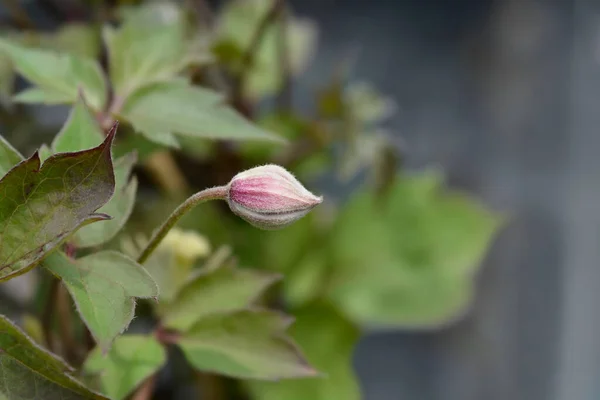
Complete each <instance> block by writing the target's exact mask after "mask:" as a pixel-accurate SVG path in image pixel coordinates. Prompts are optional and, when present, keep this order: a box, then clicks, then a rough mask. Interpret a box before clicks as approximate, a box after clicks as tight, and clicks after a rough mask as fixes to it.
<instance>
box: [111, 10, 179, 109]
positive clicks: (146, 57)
mask: <svg viewBox="0 0 600 400" xmlns="http://www.w3.org/2000/svg"><path fill="white" fill-rule="evenodd" d="M104 39H105V41H106V44H107V46H108V53H109V61H110V78H111V82H112V83H113V85H114V88H115V93H116V95H117V96H118V97H120V98H122V99H125V98H127V97H128V96H129V95H130V94H131V93H133V92H134V91H135V90H136V89H138V88H141V87H143V86H146V85H148V84H151V83H155V82H164V81H169V80H171V79H173V78H175V76H177V74H178V73H179V71H181V69H182V68H183V67H184V66H185V64H184V63H183V60H184V59H185V50H186V45H185V40H184V32H183V27H182V26H181V25H180V24H168V25H152V24H138V23H135V21H133V22H132V21H128V22H125V23H124V24H123V26H122V27H121V28H119V29H118V30H114V29H112V28H109V27H106V28H105V30H104Z"/></svg>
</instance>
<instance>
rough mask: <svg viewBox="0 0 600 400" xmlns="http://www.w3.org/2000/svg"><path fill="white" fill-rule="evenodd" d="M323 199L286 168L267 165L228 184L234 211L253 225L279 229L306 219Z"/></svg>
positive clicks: (228, 196) (245, 172)
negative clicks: (307, 188) (305, 216)
mask: <svg viewBox="0 0 600 400" xmlns="http://www.w3.org/2000/svg"><path fill="white" fill-rule="evenodd" d="M322 201H323V199H322V197H318V196H315V195H314V194H312V193H311V192H309V191H308V190H306V188H305V187H304V186H302V184H301V183H300V182H298V180H297V179H296V178H295V177H294V176H293V175H292V174H291V173H289V172H288V171H286V170H285V169H284V168H282V167H280V166H278V165H264V166H260V167H255V168H252V169H249V170H247V171H244V172H240V173H239V174H237V175H236V176H234V177H233V179H232V180H231V182H229V185H228V195H227V202H228V203H229V207H230V208H231V210H232V211H233V212H234V213H235V214H237V215H238V216H240V217H241V218H243V219H245V220H246V221H248V222H249V223H251V224H252V225H254V226H256V227H258V228H262V229H278V228H282V227H284V226H287V225H289V224H291V223H292V222H294V221H296V220H298V219H300V218H302V217H303V216H304V215H306V214H307V213H308V212H309V211H310V210H311V209H313V208H314V207H315V206H316V205H318V204H320V203H321V202H322Z"/></svg>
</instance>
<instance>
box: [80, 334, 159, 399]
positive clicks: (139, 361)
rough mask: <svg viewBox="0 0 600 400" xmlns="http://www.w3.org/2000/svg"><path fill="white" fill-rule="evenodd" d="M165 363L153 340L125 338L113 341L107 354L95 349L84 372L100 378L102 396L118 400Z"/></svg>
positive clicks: (134, 336)
mask: <svg viewBox="0 0 600 400" xmlns="http://www.w3.org/2000/svg"><path fill="white" fill-rule="evenodd" d="M166 362H167V353H166V351H165V348H164V347H163V346H162V345H161V344H160V343H159V342H157V341H156V339H154V338H153V337H152V336H142V335H124V336H120V337H118V338H117V339H115V342H114V344H113V346H112V348H111V349H110V351H109V352H108V354H103V352H102V349H100V348H96V349H94V350H93V351H92V353H91V354H90V356H89V357H88V359H87V361H86V362H85V365H84V368H85V370H86V372H88V373H92V374H98V375H99V376H100V381H101V384H102V387H103V392H104V393H106V394H107V395H108V396H110V397H111V398H112V399H115V400H121V399H124V398H126V397H127V395H128V394H129V393H131V392H132V391H133V390H134V389H135V388H136V387H137V386H139V385H140V384H141V383H142V382H143V381H144V380H145V379H147V378H148V377H150V376H151V375H152V374H154V373H155V372H157V371H158V370H159V369H160V368H161V367H162V366H163V365H164V364H165V363H166Z"/></svg>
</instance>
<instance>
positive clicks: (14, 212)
mask: <svg viewBox="0 0 600 400" xmlns="http://www.w3.org/2000/svg"><path fill="white" fill-rule="evenodd" d="M114 135H115V129H113V130H111V132H110V133H109V135H108V136H107V137H106V140H105V141H104V142H102V143H101V144H100V145H99V146H98V147H95V148H93V149H90V150H84V151H80V152H75V153H61V154H57V155H55V156H53V157H50V158H49V159H48V160H46V162H44V164H43V165H42V166H41V168H40V159H39V156H38V154H37V153H35V154H34V155H33V156H31V157H30V158H29V159H27V160H25V161H23V162H21V163H20V164H18V165H17V166H16V167H15V168H13V169H12V170H10V172H9V173H8V174H6V175H5V176H4V177H3V178H2V179H1V180H0V193H2V196H1V197H0V231H1V232H2V235H1V239H0V276H1V277H0V280H8V279H11V278H13V277H15V276H18V275H21V274H23V273H25V272H27V271H28V270H29V269H31V268H33V267H34V266H35V265H36V264H37V263H39V262H40V261H41V260H42V259H43V258H44V257H46V256H47V255H48V254H49V253H50V252H51V251H52V250H54V249H55V248H56V247H57V246H58V245H60V244H61V243H62V242H63V241H64V240H65V239H66V238H67V237H69V236H70V235H71V234H73V232H75V231H76V230H77V229H79V228H81V227H82V226H84V225H87V224H89V223H92V222H96V221H100V220H103V219H106V218H108V217H107V216H106V215H103V214H95V213H94V212H95V211H96V210H97V209H98V208H100V207H102V206H103V205H104V204H105V203H106V202H107V201H108V200H109V199H110V197H111V196H112V194H113V191H114V185H115V180H114V172H113V165H112V160H111V149H110V148H111V144H112V141H113V138H114Z"/></svg>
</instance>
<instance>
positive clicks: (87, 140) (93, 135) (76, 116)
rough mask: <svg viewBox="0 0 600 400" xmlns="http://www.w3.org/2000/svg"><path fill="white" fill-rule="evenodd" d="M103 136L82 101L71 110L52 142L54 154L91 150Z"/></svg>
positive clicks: (100, 141)
mask: <svg viewBox="0 0 600 400" xmlns="http://www.w3.org/2000/svg"><path fill="white" fill-rule="evenodd" d="M103 139H104V134H103V132H102V129H100V126H99V125H98V123H97V122H96V119H95V118H94V117H93V116H92V114H91V113H90V110H89V109H88V108H87V106H86V105H85V102H84V101H83V99H81V98H80V99H79V101H77V103H75V106H73V108H72V109H71V113H70V115H69V119H68V120H67V122H66V123H65V124H64V125H63V127H62V129H61V130H60V132H59V133H58V134H57V135H56V136H55V137H54V140H53V141H52V151H53V152H54V153H66V152H71V151H80V150H85V149H91V148H92V147H96V146H98V144H100V143H102V140H103Z"/></svg>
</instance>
